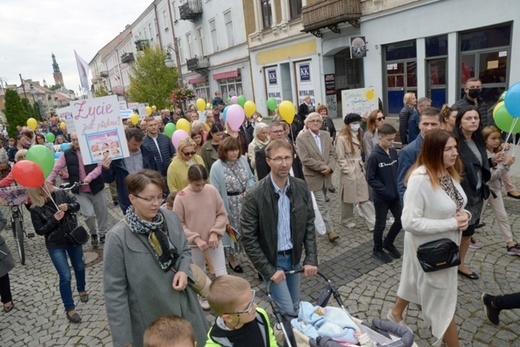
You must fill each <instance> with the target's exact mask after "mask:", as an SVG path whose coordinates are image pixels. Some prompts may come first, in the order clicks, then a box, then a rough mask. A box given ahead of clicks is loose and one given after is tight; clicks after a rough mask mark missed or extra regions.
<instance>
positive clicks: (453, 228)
mask: <svg viewBox="0 0 520 347" xmlns="http://www.w3.org/2000/svg"><path fill="white" fill-rule="evenodd" d="M461 169H462V163H461V161H460V158H459V156H458V144H457V140H456V138H455V137H454V135H453V134H452V133H450V132H448V131H445V130H440V129H439V130H433V131H430V132H428V133H427V134H426V136H425V138H424V143H423V146H422V148H421V152H420V154H419V157H418V159H417V162H416V163H415V165H414V166H413V167H412V169H410V171H409V173H408V177H407V189H406V193H405V195H404V207H403V214H402V219H401V220H402V223H403V229H404V230H405V236H404V255H403V267H402V270H401V281H400V283H399V289H398V291H397V296H398V298H397V301H396V303H395V305H394V307H393V308H392V309H391V310H390V312H389V313H388V318H389V319H390V320H392V321H394V322H399V324H400V325H403V326H405V325H406V324H405V323H404V320H403V313H404V309H405V308H406V306H407V305H408V303H409V302H413V303H416V304H418V305H420V306H421V309H422V314H423V316H424V318H425V320H426V322H427V323H429V324H431V326H432V334H433V336H434V337H435V339H436V340H435V342H434V344H433V345H439V344H440V343H441V342H442V340H444V342H445V343H446V344H447V346H448V347H454V346H459V340H458V333H457V326H456V324H455V319H454V316H455V308H456V306H457V267H456V266H454V267H450V268H447V269H444V270H438V271H434V272H428V273H426V272H424V271H423V269H422V268H421V265H420V264H419V261H418V259H417V255H416V254H417V253H416V251H417V247H419V246H420V245H422V244H424V243H426V242H429V241H433V240H438V239H441V238H448V239H451V240H453V241H454V242H455V243H457V244H460V238H461V232H462V231H464V230H465V229H466V228H467V227H468V221H469V219H470V218H471V214H470V213H469V212H468V211H467V210H464V206H465V205H466V202H467V198H466V194H465V193H464V190H463V189H462V187H461V186H460V184H459V182H460V172H461Z"/></svg>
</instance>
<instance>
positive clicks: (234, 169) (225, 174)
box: [210, 136, 255, 273]
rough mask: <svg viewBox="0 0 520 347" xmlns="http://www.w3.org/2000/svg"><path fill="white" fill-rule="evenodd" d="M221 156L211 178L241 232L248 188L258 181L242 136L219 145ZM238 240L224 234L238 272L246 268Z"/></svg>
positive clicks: (232, 223)
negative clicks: (240, 260)
mask: <svg viewBox="0 0 520 347" xmlns="http://www.w3.org/2000/svg"><path fill="white" fill-rule="evenodd" d="M218 156H219V160H217V161H216V162H215V164H213V166H212V167H211V172H210V182H211V184H212V185H214V186H215V188H217V190H218V191H219V193H220V196H221V197H222V200H224V206H225V207H226V211H227V214H228V218H229V224H231V226H232V227H233V228H235V230H237V231H238V232H239V233H240V229H241V228H240V214H241V212H242V201H243V199H244V196H245V194H246V190H247V189H248V188H249V187H251V186H252V185H253V184H254V183H255V176H254V175H253V173H252V172H251V169H250V167H249V164H248V162H247V159H246V157H244V156H243V155H240V140H239V139H238V138H235V137H232V136H228V137H226V138H225V139H224V140H223V141H222V143H221V144H220V145H219V147H218ZM237 241H238V242H233V241H232V240H231V238H230V237H229V235H227V234H226V235H224V239H223V243H224V247H225V250H226V255H227V256H228V260H229V264H228V265H229V267H230V268H231V269H232V270H233V271H234V272H237V273H243V272H244V270H243V269H242V267H241V266H240V265H239V264H238V261H237V260H236V256H237V255H238V253H239V252H241V250H242V246H241V244H240V242H239V240H237Z"/></svg>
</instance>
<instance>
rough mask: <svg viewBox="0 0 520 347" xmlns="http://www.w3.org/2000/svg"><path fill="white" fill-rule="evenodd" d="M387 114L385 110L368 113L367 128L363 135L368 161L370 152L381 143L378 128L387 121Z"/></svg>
mask: <svg viewBox="0 0 520 347" xmlns="http://www.w3.org/2000/svg"><path fill="white" fill-rule="evenodd" d="M385 118H386V117H385V116H384V114H383V111H381V110H374V111H372V112H370V114H369V115H368V121H367V128H366V130H365V134H364V135H363V149H364V150H365V162H367V161H368V158H369V157H370V153H372V150H373V149H374V147H375V146H376V145H377V144H378V143H379V136H377V129H378V128H379V127H380V126H381V125H383V124H384V123H385Z"/></svg>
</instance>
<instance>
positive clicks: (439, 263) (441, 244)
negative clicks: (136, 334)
mask: <svg viewBox="0 0 520 347" xmlns="http://www.w3.org/2000/svg"><path fill="white" fill-rule="evenodd" d="M417 259H418V260H419V264H421V267H422V268H423V270H424V272H433V271H439V270H444V269H447V268H450V267H453V266H458V265H460V254H459V246H457V244H456V243H455V242H453V241H452V240H450V239H448V238H442V239H438V240H435V241H430V242H426V243H424V244H422V245H420V246H419V247H418V248H417Z"/></svg>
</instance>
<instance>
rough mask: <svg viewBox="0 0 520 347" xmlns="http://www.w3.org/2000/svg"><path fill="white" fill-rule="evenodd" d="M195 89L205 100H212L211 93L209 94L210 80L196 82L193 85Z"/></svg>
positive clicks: (198, 96)
mask: <svg viewBox="0 0 520 347" xmlns="http://www.w3.org/2000/svg"><path fill="white" fill-rule="evenodd" d="M193 91H194V93H195V95H196V97H197V98H202V99H204V100H210V101H211V98H210V96H209V95H210V94H209V84H208V82H204V83H195V84H194V85H193Z"/></svg>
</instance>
